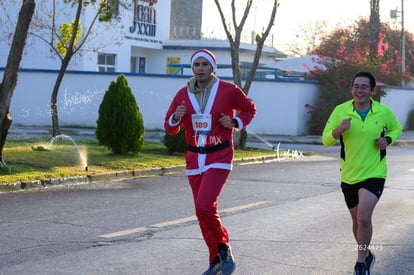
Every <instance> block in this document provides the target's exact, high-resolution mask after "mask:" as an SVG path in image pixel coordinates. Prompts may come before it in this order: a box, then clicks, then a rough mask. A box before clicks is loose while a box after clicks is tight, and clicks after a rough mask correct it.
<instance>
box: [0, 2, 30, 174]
mask: <svg viewBox="0 0 414 275" xmlns="http://www.w3.org/2000/svg"><path fill="white" fill-rule="evenodd" d="M35 6H36V3H35V1H34V0H24V1H23V4H22V7H21V9H20V12H19V18H18V20H17V24H16V30H15V32H14V37H13V41H12V44H11V47H10V52H9V56H8V58H7V64H6V68H5V70H4V75H3V80H2V82H1V84H0V166H4V165H5V162H4V160H3V147H4V144H5V143H6V139H7V134H8V132H9V128H10V125H11V122H12V116H11V114H10V112H9V109H10V103H11V98H12V96H13V91H14V88H15V87H16V84H17V76H18V72H19V66H20V61H21V59H22V54H23V49H24V45H25V42H26V37H27V32H28V30H29V26H30V22H31V20H32V17H33V13H34V10H35Z"/></svg>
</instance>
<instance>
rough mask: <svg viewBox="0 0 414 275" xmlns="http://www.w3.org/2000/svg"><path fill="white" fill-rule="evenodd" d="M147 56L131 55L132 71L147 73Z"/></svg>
mask: <svg viewBox="0 0 414 275" xmlns="http://www.w3.org/2000/svg"><path fill="white" fill-rule="evenodd" d="M145 63H146V59H145V57H138V56H131V73H140V74H145Z"/></svg>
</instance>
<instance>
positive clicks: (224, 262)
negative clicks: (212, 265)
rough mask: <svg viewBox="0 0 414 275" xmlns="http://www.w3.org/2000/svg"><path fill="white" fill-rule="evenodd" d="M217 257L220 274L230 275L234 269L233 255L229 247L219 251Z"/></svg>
mask: <svg viewBox="0 0 414 275" xmlns="http://www.w3.org/2000/svg"><path fill="white" fill-rule="evenodd" d="M219 255H220V260H221V273H222V275H230V274H232V273H233V272H234V270H235V269H236V264H235V262H234V257H233V253H232V251H231V247H229V248H226V249H219Z"/></svg>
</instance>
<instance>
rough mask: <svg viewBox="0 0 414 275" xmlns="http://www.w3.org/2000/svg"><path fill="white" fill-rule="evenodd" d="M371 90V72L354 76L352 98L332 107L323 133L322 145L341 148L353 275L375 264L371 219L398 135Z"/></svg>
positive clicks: (388, 111) (398, 129) (395, 125)
mask: <svg viewBox="0 0 414 275" xmlns="http://www.w3.org/2000/svg"><path fill="white" fill-rule="evenodd" d="M375 87H376V81H375V78H374V77H373V76H372V74H371V73H369V72H359V73H357V74H356V75H355V76H354V77H353V80H352V96H353V99H351V100H349V101H346V102H344V103H342V104H340V105H338V106H336V107H335V109H334V110H333V112H332V113H331V115H330V117H329V119H328V121H327V123H326V125H325V129H324V131H323V134H322V143H323V144H324V145H325V146H331V145H333V144H335V143H336V142H337V140H338V139H339V142H340V145H341V152H340V168H341V188H342V192H343V194H344V198H345V202H346V204H347V207H348V209H349V211H350V214H351V217H352V230H353V235H354V237H355V240H356V242H357V250H358V257H357V262H356V264H355V267H354V269H355V273H354V274H370V272H371V269H372V267H373V265H374V262H375V256H374V254H373V253H372V251H371V250H373V249H372V248H373V247H371V246H370V243H371V237H372V221H371V217H372V213H373V211H374V208H375V205H376V204H377V202H378V200H379V198H380V196H381V194H382V191H383V189H384V184H385V179H386V177H387V161H386V147H387V146H388V145H391V144H392V143H393V142H395V140H397V139H398V138H399V137H400V135H401V132H402V128H401V124H400V123H399V121H398V120H397V119H396V117H395V115H394V114H393V112H392V111H391V109H390V108H389V107H387V106H386V105H384V104H381V103H379V102H377V101H375V100H373V99H372V96H373V95H374V93H375Z"/></svg>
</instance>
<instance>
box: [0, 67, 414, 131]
mask: <svg viewBox="0 0 414 275" xmlns="http://www.w3.org/2000/svg"><path fill="white" fill-rule="evenodd" d="M2 75H3V71H0V77H2ZM117 76H118V75H117V74H99V73H92V72H89V73H87V72H78V73H71V72H68V73H66V75H65V77H64V78H63V82H62V85H61V88H60V91H59V96H58V112H59V123H60V126H83V127H86V126H87V127H95V126H96V120H97V119H98V110H99V105H100V104H101V101H102V98H103V95H104V93H105V91H106V90H107V89H108V86H109V84H110V82H111V81H115V80H116V78H117ZM219 76H220V74H219ZM188 78H189V76H184V77H177V76H176V77H171V76H165V75H149V76H137V75H131V74H127V79H128V83H129V86H130V87H131V89H132V92H133V93H134V95H135V99H136V101H137V104H138V107H139V108H140V111H141V113H142V115H143V119H144V126H145V128H146V129H148V130H150V129H163V122H164V115H165V112H166V110H167V108H168V106H169V104H170V102H171V100H172V98H173V97H174V95H175V93H176V92H177V91H178V89H180V88H181V87H183V86H184V85H186V83H187V80H188ZM55 80H56V72H53V71H22V72H20V73H19V78H18V83H17V86H16V89H15V91H14V94H13V97H12V102H11V106H10V111H11V113H12V116H13V124H14V125H24V126H48V127H50V126H51V124H52V122H51V116H50V109H49V106H50V95H51V91H52V88H53V85H54V83H55ZM249 97H251V98H252V99H253V100H254V102H255V104H256V106H257V116H256V118H255V119H254V120H253V121H252V123H251V124H250V125H249V126H248V131H249V132H251V133H255V134H274V135H306V134H307V133H308V126H307V123H308V119H309V114H308V111H309V110H308V109H307V108H305V104H313V103H315V102H316V101H317V99H318V85H317V84H315V83H314V82H311V81H300V80H266V81H255V82H253V84H252V87H251V89H250V91H249ZM381 102H382V103H384V104H386V105H388V106H390V107H391V109H392V110H393V111H394V113H395V114H396V116H397V118H398V120H399V121H400V122H401V124H402V125H403V127H405V126H406V123H407V116H408V113H409V112H410V110H412V109H414V89H401V88H398V87H387V95H386V97H384V98H383V99H382V100H381Z"/></svg>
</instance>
